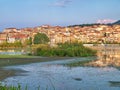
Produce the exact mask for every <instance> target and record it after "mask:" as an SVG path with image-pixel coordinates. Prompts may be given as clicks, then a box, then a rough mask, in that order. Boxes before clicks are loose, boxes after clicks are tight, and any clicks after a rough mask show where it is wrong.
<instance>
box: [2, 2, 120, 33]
mask: <svg viewBox="0 0 120 90" xmlns="http://www.w3.org/2000/svg"><path fill="white" fill-rule="evenodd" d="M116 20H120V0H0V31H2V30H3V29H4V28H10V27H16V28H24V27H35V26H41V25H46V24H47V25H52V26H56V25H59V26H68V25H75V24H88V23H96V22H99V23H100V22H103V23H104V22H105V23H106V22H114V21H116Z"/></svg>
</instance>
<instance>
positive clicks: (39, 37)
mask: <svg viewBox="0 0 120 90" xmlns="http://www.w3.org/2000/svg"><path fill="white" fill-rule="evenodd" d="M33 42H34V44H46V43H48V42H49V38H48V36H47V35H46V34H44V33H37V34H36V35H35V36H34V40H33Z"/></svg>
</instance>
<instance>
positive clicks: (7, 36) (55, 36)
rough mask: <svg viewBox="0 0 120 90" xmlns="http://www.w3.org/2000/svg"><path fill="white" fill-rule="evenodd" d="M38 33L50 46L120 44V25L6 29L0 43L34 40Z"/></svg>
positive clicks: (2, 33) (1, 34)
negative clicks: (60, 44)
mask: <svg viewBox="0 0 120 90" xmlns="http://www.w3.org/2000/svg"><path fill="white" fill-rule="evenodd" d="M37 33H45V34H46V35H47V36H48V37H49V39H50V42H49V43H50V44H57V43H65V42H74V41H77V42H83V43H96V42H97V43H103V42H110V43H114V42H116V43H120V25H91V26H74V27H61V26H50V25H43V26H38V27H34V28H21V29H17V28H6V29H4V30H3V31H2V32H1V33H0V43H3V42H9V43H14V42H15V41H21V42H22V43H24V42H25V40H27V39H29V38H30V37H31V38H34V36H35V35H36V34H37Z"/></svg>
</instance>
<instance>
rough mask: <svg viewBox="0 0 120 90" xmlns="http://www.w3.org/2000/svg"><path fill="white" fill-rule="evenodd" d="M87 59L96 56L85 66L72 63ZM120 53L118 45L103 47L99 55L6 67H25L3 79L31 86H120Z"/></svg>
mask: <svg viewBox="0 0 120 90" xmlns="http://www.w3.org/2000/svg"><path fill="white" fill-rule="evenodd" d="M83 60H93V61H91V62H88V63H87V64H85V65H84V66H82V65H77V66H69V65H68V64H71V63H77V62H80V61H83ZM119 62H120V53H119V50H118V49H115V48H112V49H111V48H103V49H100V50H99V53H98V57H97V58H96V57H81V58H74V59H67V60H57V61H50V62H40V63H32V64H26V65H16V66H8V67H4V69H7V70H21V71H23V72H21V73H16V76H12V77H8V78H6V79H4V80H3V81H2V82H3V83H4V84H6V85H14V86H17V85H18V84H20V85H21V86H22V88H24V87H26V85H27V87H28V90H37V89H38V87H40V90H46V89H47V90H120V69H119V67H120V66H119Z"/></svg>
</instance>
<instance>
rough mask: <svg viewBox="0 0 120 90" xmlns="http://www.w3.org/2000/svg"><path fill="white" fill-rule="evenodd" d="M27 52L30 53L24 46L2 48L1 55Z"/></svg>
mask: <svg viewBox="0 0 120 90" xmlns="http://www.w3.org/2000/svg"><path fill="white" fill-rule="evenodd" d="M26 53H28V51H26V50H25V49H22V48H18V49H5V50H0V55H22V54H26Z"/></svg>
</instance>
